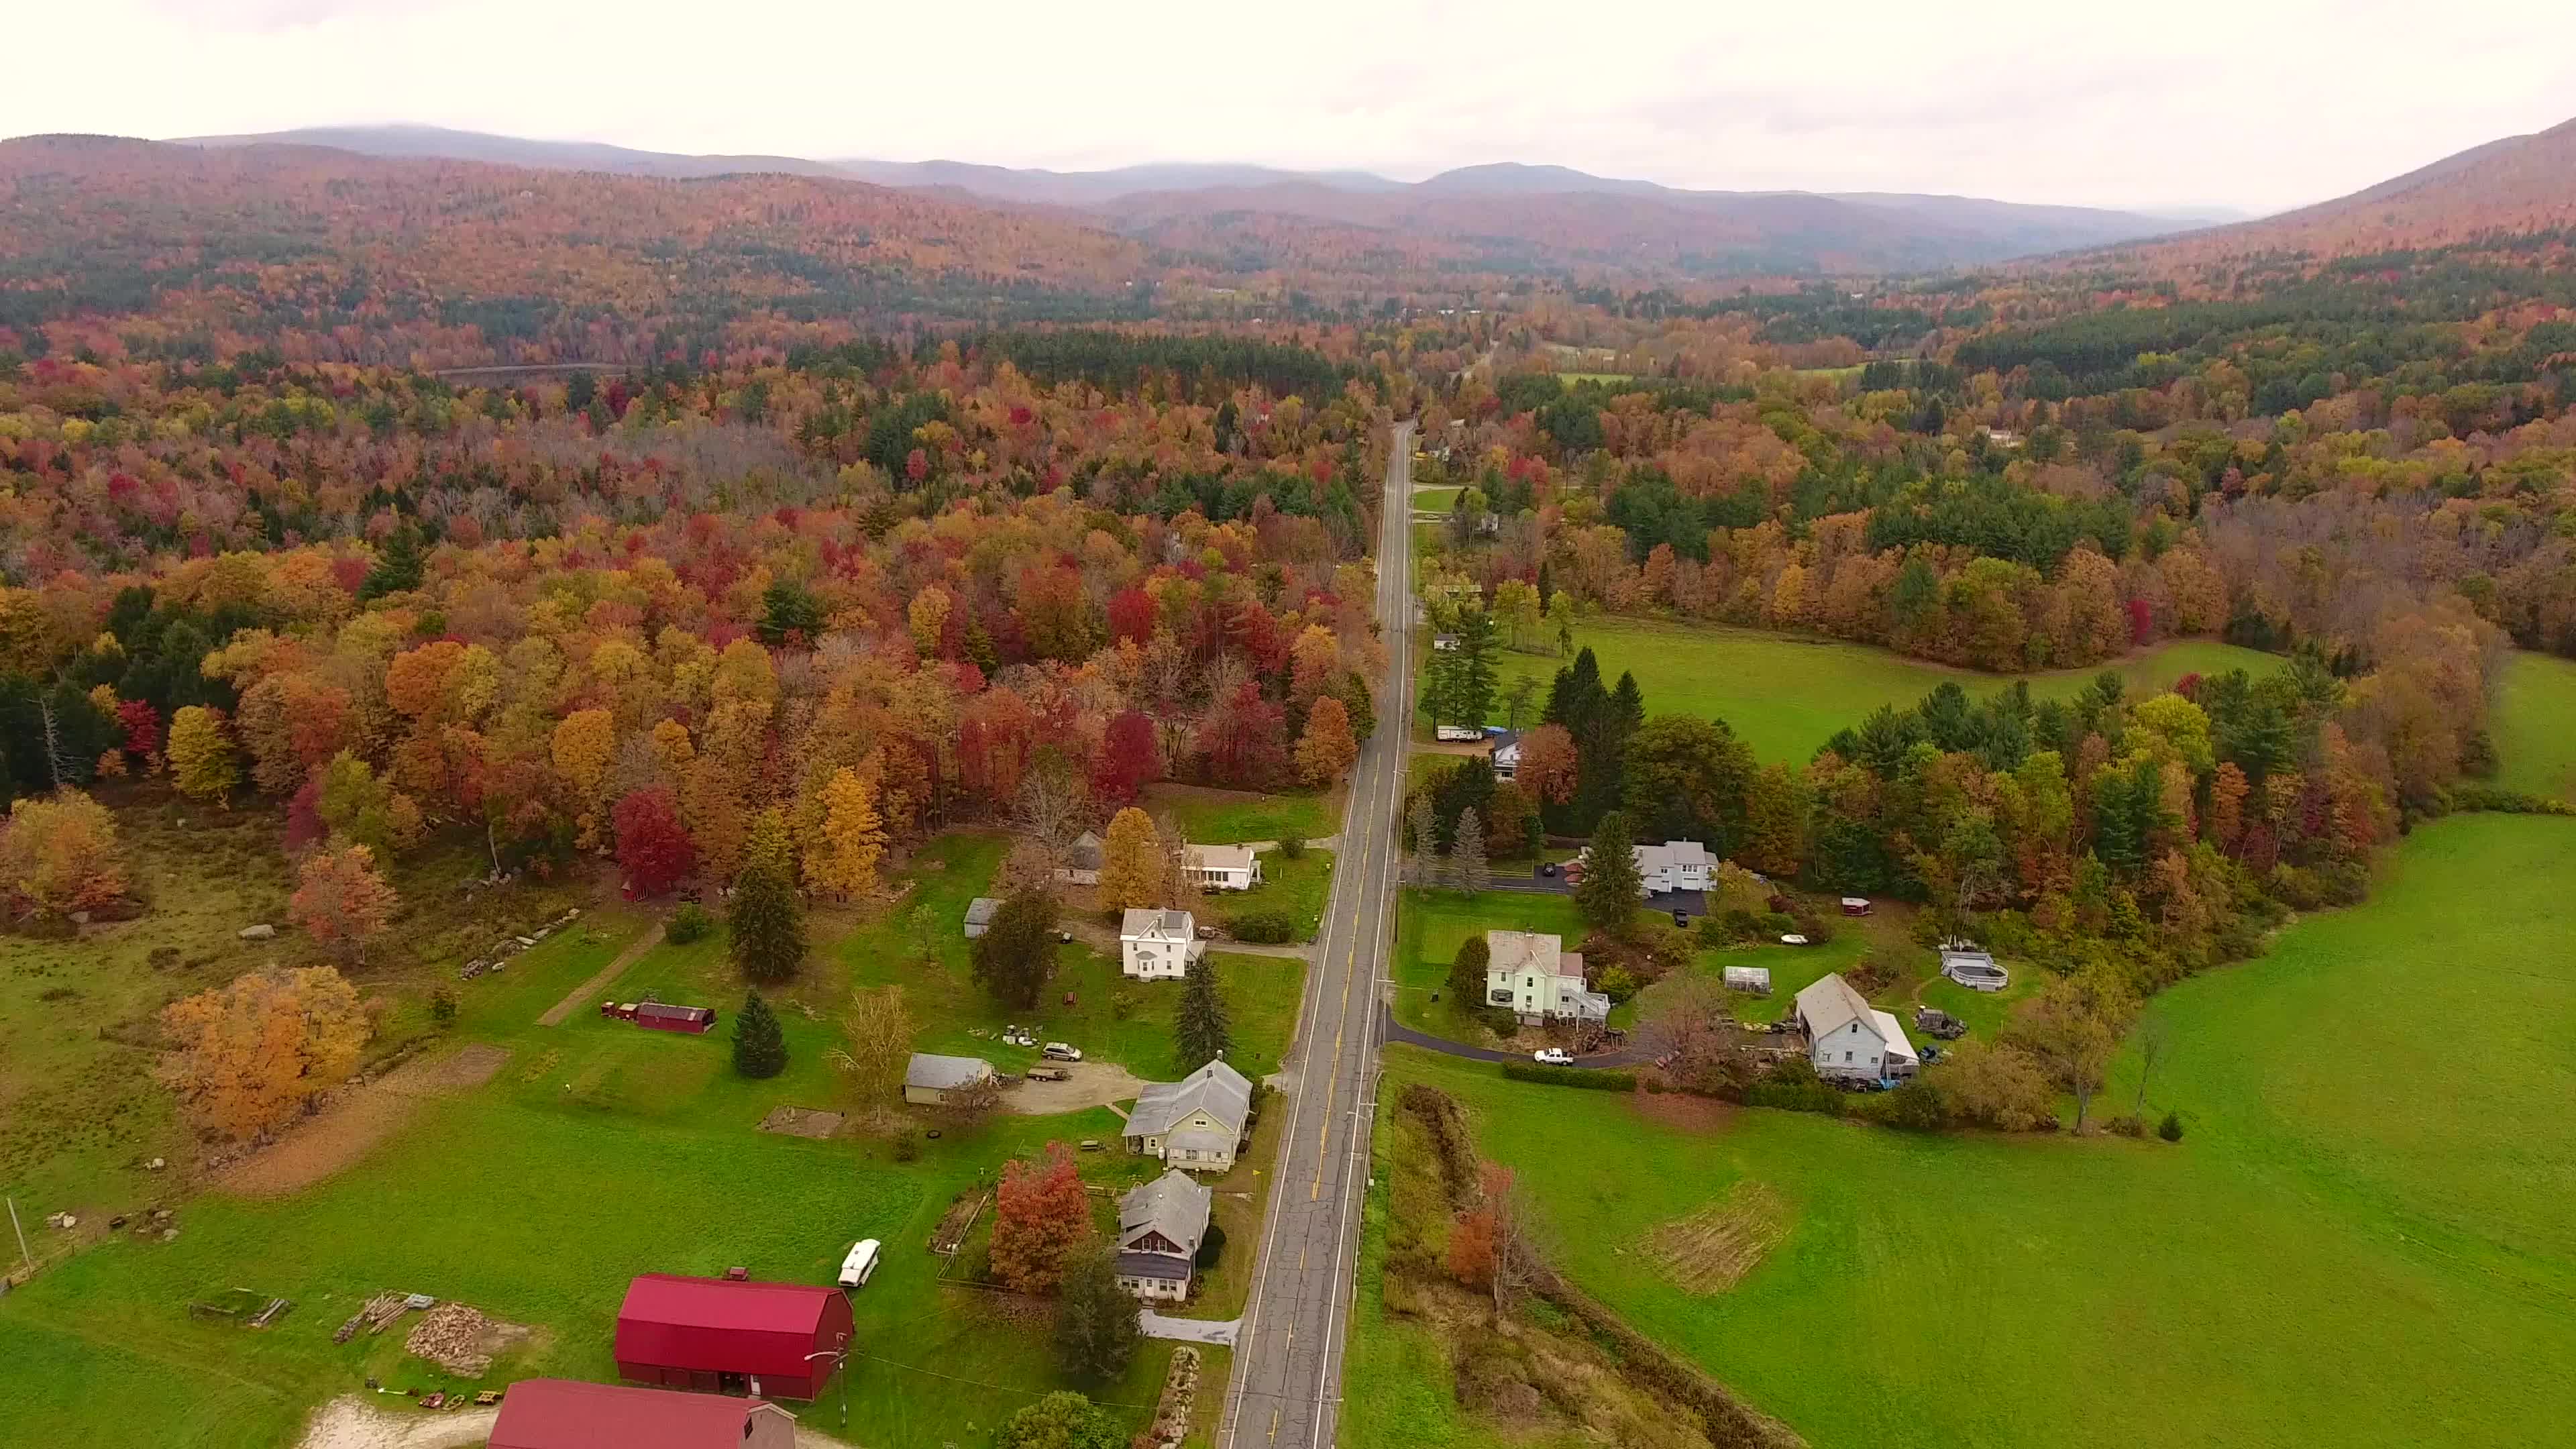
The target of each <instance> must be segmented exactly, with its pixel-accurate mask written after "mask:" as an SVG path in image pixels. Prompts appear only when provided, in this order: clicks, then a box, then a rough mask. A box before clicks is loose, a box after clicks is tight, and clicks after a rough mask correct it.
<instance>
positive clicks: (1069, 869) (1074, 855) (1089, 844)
mask: <svg viewBox="0 0 2576 1449" xmlns="http://www.w3.org/2000/svg"><path fill="white" fill-rule="evenodd" d="M1101 855H1102V851H1101V848H1100V836H1099V835H1098V834H1097V833H1095V832H1093V831H1089V830H1086V831H1084V832H1082V833H1081V834H1080V835H1077V836H1075V837H1074V839H1073V844H1071V845H1069V846H1066V847H1065V851H1064V864H1062V865H1060V866H1057V867H1056V868H1055V878H1056V879H1057V880H1060V881H1064V882H1067V883H1068V884H1072V885H1098V884H1100V860H1101Z"/></svg>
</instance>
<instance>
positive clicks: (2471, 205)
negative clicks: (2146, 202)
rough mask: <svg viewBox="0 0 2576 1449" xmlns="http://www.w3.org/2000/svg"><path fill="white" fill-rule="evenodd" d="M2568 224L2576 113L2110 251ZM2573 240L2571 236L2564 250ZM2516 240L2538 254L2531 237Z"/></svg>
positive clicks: (2352, 241) (2343, 244) (2143, 254)
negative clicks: (2321, 197)
mask: <svg viewBox="0 0 2576 1449" xmlns="http://www.w3.org/2000/svg"><path fill="white" fill-rule="evenodd" d="M2569 228H2576V120H2570V121H2565V122H2562V123H2560V124H2559V125H2556V126H2552V127H2551V128H2549V129H2548V130H2546V131H2540V132H2536V133H2534V134H2532V135H2528V136H2506V137H2503V138H2501V139H2499V140H2494V141H2489V142H2487V143H2486V144H2484V145H2481V146H2472V147H2470V148H2469V149H2468V150H2465V151H2462V152H2459V153H2457V154H2456V155H2451V156H2446V157H2444V158H2442V159H2441V160H2439V161H2436V162H2434V163H2433V164H2431V165H2429V166H2420V167H2417V168H2416V169H2415V170H2412V171H2409V172H2407V173H2405V174H2404V175H2402V176H2393V177H2390V178H2389V179H2388V180H2386V181H2382V182H2380V183H2379V184H2378V185H2376V186H2368V187H2364V188H2363V189H2361V190H2359V191H2356V192H2354V193H2352V194H2351V195H2350V196H2344V197H2339V198H2337V199H2335V200H2333V201H2326V202H2320V203H2318V204H2317V205H2315V206H2307V207H2301V208H2300V209H2298V210H2296V211H2285V212H2282V213H2281V214H2280V215H2278V216H2269V217H2265V218H2263V219H2262V220H2260V221H2249V222H2243V223H2240V224H2238V225H2234V226H2222V227H2216V228H2213V229H2210V230H2206V231H2196V232H2192V233H2190V234H2189V235H2186V236H2179V237H2174V238H2171V239H2169V240H2163V241H2156V242H2150V243H2147V244H2144V245H2135V246H2123V247H2120V248H2118V249H2116V250H2114V251H2111V252H2108V253H2106V254H2105V255H2106V256H2107V257H2108V258H2110V259H2112V260H2115V261H2125V262H2142V263H2145V264H2147V265H2150V266H2174V265H2180V266H2190V265H2208V264H2220V263H2230V262H2243V261H2247V260H2250V259H2254V258H2261V257H2275V256H2281V257H2292V256H2305V257H2308V258H2310V259H2326V258H2333V257H2348V256H2364V255H2372V254H2376V253H2381V252H2393V251H2403V250H2408V249H2415V248H2429V247H2459V246H2468V247H2471V248H2475V247H2477V246H2479V245H2480V244H2481V243H2483V242H2484V241H2486V240H2488V239H2492V238H2502V237H2515V238H2524V237H2530V236H2533V235H2534V234H2536V233H2545V232H2550V231H2558V230H2564V229H2569ZM2570 249H2571V247H2570V244H2569V243H2567V242H2564V241H2562V242H2561V243H2560V244H2559V255H2560V256H2562V257H2563V256H2565V255H2566V253H2567V252H2568V251H2569V250H2570ZM2516 250H2517V252H2519V253H2521V254H2524V255H2526V256H2532V255H2534V254H2532V253H2531V251H2530V248H2528V247H2527V246H2517V247H2516ZM2535 259H2536V257H2535ZM2561 265H2564V263H2563V262H2562V263H2561Z"/></svg>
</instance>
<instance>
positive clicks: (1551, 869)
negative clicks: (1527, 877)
mask: <svg viewBox="0 0 2576 1449" xmlns="http://www.w3.org/2000/svg"><path fill="white" fill-rule="evenodd" d="M1538 873H1539V874H1540V875H1544V876H1551V877H1552V876H1554V875H1555V874H1556V862H1555V861H1552V860H1551V861H1549V862H1548V863H1547V864H1545V865H1542V866H1540V867H1539V868H1538Z"/></svg>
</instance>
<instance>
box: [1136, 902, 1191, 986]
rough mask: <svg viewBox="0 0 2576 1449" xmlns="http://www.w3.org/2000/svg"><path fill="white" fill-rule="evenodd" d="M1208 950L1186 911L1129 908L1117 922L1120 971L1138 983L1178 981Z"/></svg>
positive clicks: (1139, 907)
mask: <svg viewBox="0 0 2576 1449" xmlns="http://www.w3.org/2000/svg"><path fill="white" fill-rule="evenodd" d="M1206 949H1207V948H1206V947H1205V946H1203V945H1201V944H1200V943H1199V923H1198V919H1197V918H1196V917H1194V916H1192V915H1191V914H1190V913H1189V912H1187V911H1162V910H1147V909H1145V908H1143V907H1141V906H1130V907H1128V908H1127V914H1126V915H1124V916H1122V917H1120V918H1119V922H1118V969H1119V970H1121V971H1123V972H1125V973H1126V974H1127V975H1129V976H1133V977H1135V978H1136V979H1137V980H1139V981H1178V980H1180V979H1181V978H1182V977H1183V976H1185V975H1187V974H1189V969H1190V963H1191V962H1192V961H1195V960H1197V959H1198V958H1199V954H1200V953H1201V952H1202V951H1204V950H1206Z"/></svg>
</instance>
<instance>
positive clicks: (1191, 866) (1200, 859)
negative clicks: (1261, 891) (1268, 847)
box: [1182, 845, 1262, 891]
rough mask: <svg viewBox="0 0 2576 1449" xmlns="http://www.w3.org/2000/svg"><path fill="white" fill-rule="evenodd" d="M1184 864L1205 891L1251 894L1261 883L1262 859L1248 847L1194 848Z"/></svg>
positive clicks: (1209, 846) (1202, 846) (1201, 846)
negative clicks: (1250, 891)
mask: <svg viewBox="0 0 2576 1449" xmlns="http://www.w3.org/2000/svg"><path fill="white" fill-rule="evenodd" d="M1182 864H1183V866H1184V867H1185V868H1187V869H1188V871H1189V873H1190V879H1192V880H1194V881H1197V882H1198V884H1199V889H1200V890H1203V891H1248V890H1250V889H1252V888H1253V887H1254V886H1257V885H1259V884H1261V883H1262V882H1261V856H1260V855H1259V853H1257V852H1256V851H1254V850H1253V848H1252V847H1251V846H1249V845H1193V846H1191V847H1190V848H1189V851H1188V853H1187V855H1186V856H1185V857H1184V859H1183V861H1182Z"/></svg>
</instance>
